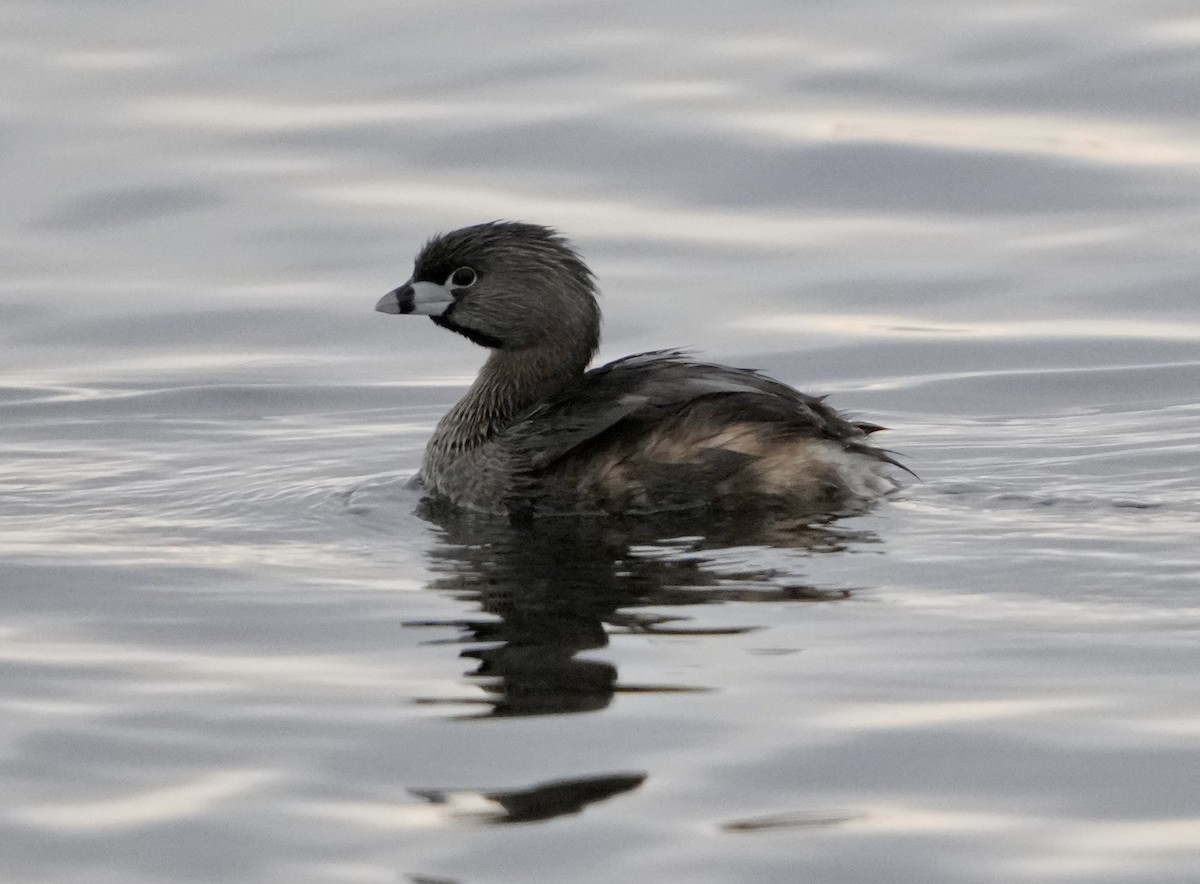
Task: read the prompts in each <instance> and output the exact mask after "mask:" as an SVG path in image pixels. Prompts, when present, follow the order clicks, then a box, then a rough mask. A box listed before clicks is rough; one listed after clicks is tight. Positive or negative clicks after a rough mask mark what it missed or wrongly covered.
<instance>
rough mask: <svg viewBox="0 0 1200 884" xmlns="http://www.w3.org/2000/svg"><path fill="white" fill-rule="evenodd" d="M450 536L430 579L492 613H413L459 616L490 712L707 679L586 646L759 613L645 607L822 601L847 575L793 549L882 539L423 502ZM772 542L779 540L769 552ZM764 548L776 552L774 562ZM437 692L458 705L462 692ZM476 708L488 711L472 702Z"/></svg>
mask: <svg viewBox="0 0 1200 884" xmlns="http://www.w3.org/2000/svg"><path fill="white" fill-rule="evenodd" d="M422 515H424V516H426V517H427V518H429V519H430V520H431V521H434V522H435V524H437V525H438V526H439V528H440V533H441V538H440V539H441V542H440V543H438V544H437V545H436V546H434V547H433V549H432V550H431V552H430V553H429V555H430V556H431V558H432V559H433V564H432V568H433V570H434V571H435V572H437V573H438V574H439V575H440V576H438V577H437V578H435V579H434V580H433V581H432V582H431V584H430V588H431V589H435V590H439V591H442V592H448V593H451V594H453V595H455V596H456V597H457V598H459V599H460V600H462V601H464V602H467V603H470V604H474V605H478V607H479V609H480V610H481V611H482V612H483V613H484V614H485V615H487V616H480V617H467V618H463V619H461V620H455V621H450V622H447V621H436V622H430V621H422V622H410V623H408V624H407V625H409V626H439V627H444V626H448V625H452V626H456V627H458V628H459V629H461V630H462V633H461V635H460V637H459V638H458V639H456V640H454V641H455V643H456V644H463V643H465V644H468V645H470V647H468V648H467V649H466V650H464V651H463V652H462V656H463V657H467V658H473V659H475V660H477V661H478V665H477V667H476V668H475V669H474V670H472V671H471V672H469V673H468V677H469V678H471V679H472V680H473V681H475V682H476V683H477V684H478V685H479V686H480V687H481V689H482V690H483V691H484V693H485V694H486V696H485V697H483V698H480V699H478V700H475V701H473V702H476V703H478V704H481V705H483V706H485V707H486V711H485V712H483V713H482V715H484V716H519V715H547V714H556V713H568V712H592V711H595V710H598V709H603V708H604V707H605V706H607V705H608V704H609V702H610V701H611V700H612V698H613V695H614V694H616V693H628V692H647V691H653V692H668V691H695V690H704V688H703V686H696V685H666V684H652V685H628V684H621V683H619V681H618V675H617V669H616V667H615V666H614V665H613V664H611V663H608V662H605V661H601V660H592V659H586V658H584V659H580V658H579V657H577V655H578V654H579V653H580V652H581V651H588V650H595V649H597V648H602V647H604V646H605V645H607V643H608V635H609V633H610V632H611V631H624V632H642V633H655V634H659V635H722V634H736V633H742V632H748V631H750V630H752V629H755V628H757V627H756V626H754V625H735V626H720V627H688V626H686V625H683V622H682V621H685V620H686V619H687V617H686V616H685V615H682V614H681V615H665V614H662V613H661V612H649V611H638V610H636V609H638V608H645V607H655V608H662V607H664V606H677V605H678V606H682V605H697V604H711V603H715V602H723V601H742V602H746V601H766V602H792V601H795V602H816V601H831V600H837V599H844V598H846V597H848V596H849V595H850V592H851V590H850V589H828V588H818V587H815V586H812V585H810V584H808V583H806V582H805V581H804V580H803V579H802V578H801V577H800V576H799V575H798V574H796V573H795V570H796V569H795V562H796V558H803V557H804V556H805V555H807V554H812V553H820V552H836V551H842V550H845V549H847V548H848V547H850V546H851V545H863V544H870V543H875V542H877V539H876V538H875V536H874V535H872V534H870V533H869V532H862V531H852V530H849V529H845V528H839V527H837V526H836V524H835V523H834V520H833V519H832V518H826V519H824V520H822V521H821V522H813V521H812V520H809V521H804V522H791V523H786V524H784V523H781V522H779V521H778V520H774V521H772V522H771V523H769V524H768V523H765V522H763V521H761V520H744V519H743V520H736V521H735V520H727V521H724V522H722V521H717V522H714V521H711V520H706V521H705V523H704V524H703V525H697V524H695V523H694V522H691V523H689V522H683V521H680V520H678V519H671V520H669V521H647V520H639V521H636V522H625V521H619V520H612V519H589V520H570V519H562V520H553V521H547V522H540V523H537V524H536V525H513V524H511V523H509V522H507V521H505V520H500V519H492V518H487V517H480V516H469V515H463V514H457V513H452V512H450V513H447V512H439V511H437V510H436V509H434V508H426V509H425V510H424V511H423V512H422ZM767 546H770V547H774V548H775V549H772V550H771V553H772V555H771V556H767V555H765V548H766V547H767ZM764 559H765V560H768V561H774V562H775V563H776V564H774V565H772V566H770V567H764V566H763V564H762V562H763V561H764ZM422 702H426V703H440V702H445V703H451V704H455V705H460V704H462V703H463V702H464V701H463V700H462V699H461V698H455V699H446V700H439V699H435V698H427V699H425V700H423V701H422ZM471 717H478V716H471Z"/></svg>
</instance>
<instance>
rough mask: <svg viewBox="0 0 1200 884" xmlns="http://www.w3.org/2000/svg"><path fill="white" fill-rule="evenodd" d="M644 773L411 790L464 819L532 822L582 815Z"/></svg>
mask: <svg viewBox="0 0 1200 884" xmlns="http://www.w3.org/2000/svg"><path fill="white" fill-rule="evenodd" d="M645 780H646V774H644V773H640V772H639V773H615V774H604V775H601V776H591V777H578V778H575V779H570V780H553V781H551V782H547V783H538V784H537V785H536V786H531V787H529V788H528V789H513V790H511V791H505V792H499V791H496V792H484V791H475V790H457V791H442V790H438V789H409V792H410V793H412V794H413V795H416V796H417V797H418V798H424V799H425V800H426V801H429V802H430V803H432V804H438V805H443V806H446V807H448V808H449V813H450V814H451V815H453V816H455V817H458V818H460V819H464V820H471V821H475V822H486V823H533V822H539V821H541V820H548V819H552V818H554V817H556V816H563V815H565V814H571V813H579V812H580V811H581V810H583V809H584V808H585V807H587V806H588V805H589V804H594V803H596V802H597V801H604V800H605V799H607V798H612V797H613V796H614V795H620V794H621V793H622V792H628V791H630V790H632V789H636V788H637V787H638V786H640V785H641V784H642V783H643V782H645Z"/></svg>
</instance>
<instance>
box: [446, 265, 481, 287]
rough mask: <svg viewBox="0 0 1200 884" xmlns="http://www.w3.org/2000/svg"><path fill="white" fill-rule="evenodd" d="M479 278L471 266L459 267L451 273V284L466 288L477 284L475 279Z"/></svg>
mask: <svg viewBox="0 0 1200 884" xmlns="http://www.w3.org/2000/svg"><path fill="white" fill-rule="evenodd" d="M478 278H479V276H478V274H476V273H475V271H474V270H472V269H471V268H470V267H459V268H458V269H457V270H455V271H454V272H453V273H451V274H450V285H452V286H455V287H456V288H460V289H465V288H466V287H467V286H472V285H475V280H477V279H478Z"/></svg>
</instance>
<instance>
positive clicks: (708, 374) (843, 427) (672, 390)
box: [506, 350, 905, 471]
mask: <svg viewBox="0 0 1200 884" xmlns="http://www.w3.org/2000/svg"><path fill="white" fill-rule="evenodd" d="M701 401H703V402H705V403H706V404H707V405H709V406H710V407H714V408H716V409H718V410H719V411H720V413H721V414H722V416H724V417H725V419H726V420H728V421H730V422H731V423H732V422H737V421H749V422H755V423H763V424H767V425H770V426H771V427H772V428H774V429H775V430H776V431H777V432H779V433H780V434H783V435H788V436H794V437H808V438H817V439H828V440H830V441H834V442H838V443H840V444H841V445H842V446H843V447H845V448H846V449H848V450H852V451H858V452H860V453H862V454H866V455H868V456H870V457H874V458H877V459H879V460H884V461H887V462H889V463H895V461H893V460H892V459H891V458H890V457H889V456H888V454H887V453H886V452H884V451H882V450H881V449H878V448H875V447H874V446H871V445H869V444H867V443H866V441H865V440H866V433H868V432H873V431H874V430H876V429H880V428H878V427H876V426H875V425H872V424H865V425H858V424H854V423H852V422H850V421H848V420H846V419H845V418H842V417H841V416H839V415H838V413H837V412H836V411H834V410H833V409H832V408H830V407H829V406H828V405H826V404H825V403H824V402H823V401H822V399H821V397H817V396H809V395H807V394H805V393H801V392H799V391H798V390H794V389H792V388H791V387H789V386H787V385H786V384H782V383H780V382H779V381H775V380H772V379H771V378H768V377H766V376H764V375H762V374H760V373H758V372H757V371H754V370H752V369H746V368H730V367H728V366H723V365H710V364H707V363H703V362H695V361H693V360H691V359H689V358H688V357H687V356H686V354H684V353H683V352H681V351H678V350H656V351H652V352H649V353H639V354H637V355H636V356H627V357H625V358H624V359H618V360H617V361H615V362H610V363H609V364H608V365H605V366H602V367H600V368H595V369H592V370H591V371H589V372H587V374H585V375H584V376H583V377H582V378H581V379H580V380H579V381H578V382H577V383H576V384H574V385H572V386H571V387H569V388H568V389H567V390H564V391H563V392H562V393H561V394H559V395H558V396H556V397H555V398H554V399H551V400H550V401H548V402H546V403H543V404H542V405H539V406H538V407H537V408H535V409H534V410H532V411H531V412H530V413H528V414H527V415H525V417H524V418H523V419H522V420H521V421H519V422H518V423H517V424H516V425H515V426H513V427H512V428H511V429H510V430H509V431H508V433H507V434H506V435H507V437H508V440H507V441H508V444H509V445H511V447H512V451H513V453H514V454H515V455H517V456H518V457H519V458H520V459H521V460H522V461H523V462H525V463H527V464H528V465H529V468H530V469H531V470H534V471H541V470H545V469H547V468H549V467H551V466H553V465H554V464H555V463H556V462H558V461H559V460H561V459H562V458H564V457H565V456H567V455H568V454H570V453H571V452H572V451H574V450H575V449H577V448H578V447H579V446H581V445H583V444H584V443H587V442H589V441H591V440H593V439H597V438H598V437H600V436H602V435H603V434H604V433H606V432H608V431H610V430H614V428H617V427H618V425H620V432H623V433H624V432H629V433H633V434H635V435H636V434H637V433H639V432H645V431H647V430H649V429H652V428H653V427H655V426H657V425H658V424H659V423H660V422H661V421H663V420H664V419H666V418H667V417H670V416H671V415H673V414H676V413H678V412H679V411H681V410H683V409H684V408H687V407H689V406H692V405H694V404H697V403H699V402H701ZM896 466H900V467H901V468H902V469H905V467H903V466H902V465H900V464H896Z"/></svg>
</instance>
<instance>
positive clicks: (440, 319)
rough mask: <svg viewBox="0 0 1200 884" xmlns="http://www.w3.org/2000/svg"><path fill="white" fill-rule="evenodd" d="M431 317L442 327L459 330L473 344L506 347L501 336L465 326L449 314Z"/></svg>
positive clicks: (494, 347)
mask: <svg viewBox="0 0 1200 884" xmlns="http://www.w3.org/2000/svg"><path fill="white" fill-rule="evenodd" d="M429 318H430V319H432V320H433V321H434V322H435V323H437V324H438V325H440V326H441V327H442V328H448V329H450V331H452V332H458V333H459V334H460V335H462V336H463V337H464V338H466V339H467V340H468V341H470V342H471V343H472V344H478V345H479V346H480V347H490V348H491V349H493V350H503V349H504V342H503V341H502V340H500V339H499V338H494V337H492V336H491V335H489V334H486V333H484V332H481V331H475V329H473V328H464V327H463V326H461V325H459V324H458V323H457V322H455V321H454V320H453V319H451V318H450V317H448V316H445V315H443V316H431V317H429Z"/></svg>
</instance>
